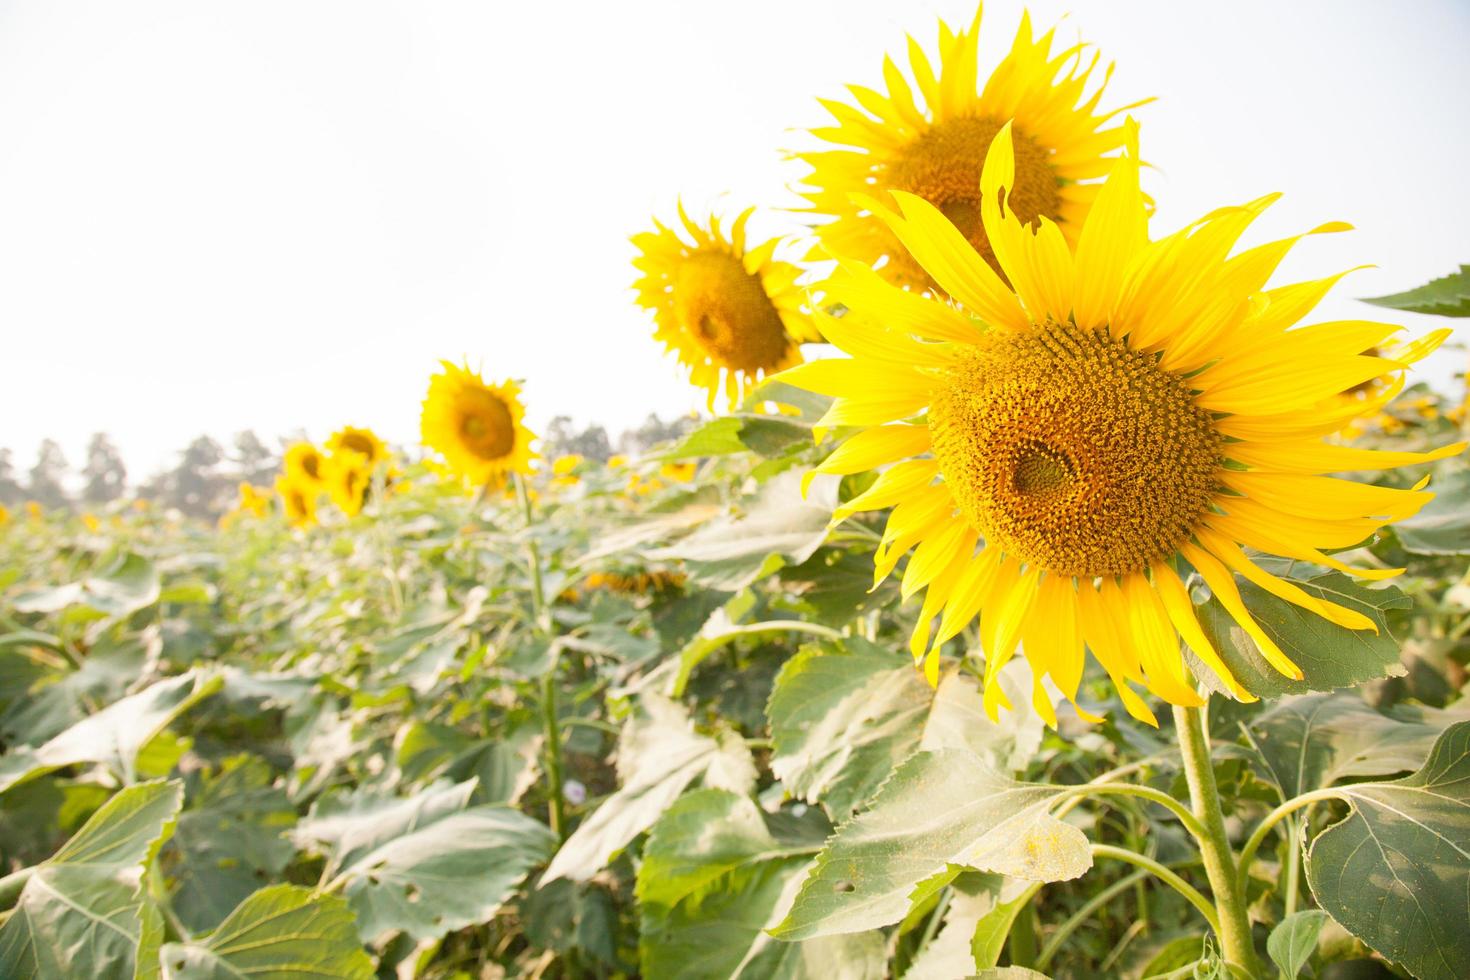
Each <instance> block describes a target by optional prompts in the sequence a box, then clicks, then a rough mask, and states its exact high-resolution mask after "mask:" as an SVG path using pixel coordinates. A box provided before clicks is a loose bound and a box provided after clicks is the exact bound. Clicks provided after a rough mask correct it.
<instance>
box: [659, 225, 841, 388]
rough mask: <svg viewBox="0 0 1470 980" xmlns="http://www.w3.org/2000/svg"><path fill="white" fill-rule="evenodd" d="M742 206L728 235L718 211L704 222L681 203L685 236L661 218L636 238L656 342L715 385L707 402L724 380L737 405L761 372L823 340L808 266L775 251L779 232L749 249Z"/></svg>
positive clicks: (704, 383) (694, 375)
mask: <svg viewBox="0 0 1470 980" xmlns="http://www.w3.org/2000/svg"><path fill="white" fill-rule="evenodd" d="M754 210H755V209H754V208H751V209H749V210H746V211H743V212H741V214H740V216H739V217H737V218H736V219H735V222H734V224H733V225H731V227H730V237H729V238H726V237H725V235H724V232H723V231H722V230H721V229H720V219H719V218H716V217H711V218H710V223H709V228H708V229H704V228H701V227H700V226H699V225H697V224H695V223H694V222H693V221H691V220H690V218H689V215H688V214H687V213H686V212H685V210H684V206H683V205H682V204H680V205H679V219H680V221H682V222H683V225H684V230H685V231H686V232H687V233H688V239H687V240H686V239H685V238H682V237H680V235H679V233H678V232H676V231H674V230H673V229H671V228H667V227H665V226H664V225H663V224H661V223H660V222H659V221H657V220H655V221H654V223H653V224H654V229H655V230H654V231H648V232H643V233H641V234H638V235H634V236H633V244H634V245H636V246H638V249H639V253H640V254H639V255H638V257H637V258H636V259H634V260H633V265H634V266H635V267H637V269H638V271H639V272H640V273H642V275H641V276H640V277H639V279H638V281H637V282H635V283H634V284H633V287H634V288H635V289H636V290H637V291H638V303H639V305H640V306H643V307H645V308H646V309H649V310H652V311H653V314H654V317H653V318H654V331H653V337H654V339H655V340H658V341H661V342H662V343H663V345H664V347H665V348H666V349H667V350H669V351H672V352H673V353H674V354H675V355H677V356H678V358H679V361H680V363H682V364H684V365H685V366H687V367H688V368H689V380H690V381H691V382H693V383H694V384H695V385H697V386H698V387H700V388H705V389H707V390H708V391H709V407H710V408H711V409H713V408H714V404H715V398H716V397H717V396H718V395H719V393H720V390H721V389H722V388H723V389H724V392H725V398H726V401H727V403H728V404H729V405H730V406H731V407H734V406H735V405H736V404H738V403H739V402H740V400H741V399H742V398H743V397H744V396H745V392H746V391H747V390H748V389H750V388H751V387H753V386H754V385H755V383H756V382H757V381H758V380H759V379H760V378H761V377H762V376H764V375H766V374H772V373H774V372H776V371H780V370H782V369H783V368H788V367H790V366H792V365H793V364H799V363H801V349H800V347H799V345H800V344H801V343H802V342H804V341H809V340H820V339H821V338H820V337H819V336H818V334H817V332H816V330H815V328H814V327H813V326H812V322H811V318H810V317H809V316H807V314H806V313H804V312H803V310H802V304H803V302H804V301H805V291H804V290H802V289H800V288H798V287H797V285H796V279H797V277H798V276H799V275H801V270H800V269H798V268H797V267H796V266H794V265H792V264H790V263H789V262H781V261H778V260H776V259H775V258H773V255H774V253H775V251H776V245H777V244H778V242H779V239H772V240H770V241H768V242H765V243H764V244H762V245H758V246H756V247H755V248H752V249H749V250H747V249H746V243H745V223H746V222H747V221H748V220H749V219H750V216H751V214H752V213H753V212H754Z"/></svg>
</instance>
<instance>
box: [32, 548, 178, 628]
mask: <svg viewBox="0 0 1470 980" xmlns="http://www.w3.org/2000/svg"><path fill="white" fill-rule="evenodd" d="M158 594H159V584H158V570H157V569H156V568H154V567H153V563H152V562H150V561H149V560H148V559H146V558H144V557H142V556H141V555H136V554H133V553H131V552H127V553H124V554H121V555H118V556H117V558H115V559H114V560H113V561H112V562H111V563H110V564H109V565H108V566H107V568H105V569H104V570H103V571H102V572H101V573H99V574H97V575H92V576H89V577H87V578H84V579H82V580H80V581H77V582H70V583H68V584H66V585H60V586H57V587H55V588H51V589H38V590H33V591H29V592H24V593H22V594H20V595H18V596H16V597H15V599H14V600H12V602H11V604H12V605H13V606H14V607H15V609H16V611H18V612H27V613H54V612H60V611H61V610H63V609H65V608H67V607H68V606H79V607H81V608H82V609H84V610H86V611H88V612H90V613H93V614H95V615H98V616H109V617H113V618H117V619H122V618H123V617H125V616H129V615H131V614H132V613H135V612H137V611H138V610H139V609H145V608H147V607H148V606H151V605H153V603H155V602H157V601H158Z"/></svg>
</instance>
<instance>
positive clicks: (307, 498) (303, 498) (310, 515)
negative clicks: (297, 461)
mask: <svg viewBox="0 0 1470 980" xmlns="http://www.w3.org/2000/svg"><path fill="white" fill-rule="evenodd" d="M276 493H277V494H279V495H280V498H281V506H282V507H283V508H284V509H285V511H286V521H287V522H288V523H289V524H290V525H291V526H292V527H310V526H311V525H313V524H315V523H316V499H317V497H318V496H320V494H321V486H320V484H319V483H314V482H311V481H307V480H302V479H298V478H295V477H291V476H282V477H277V478H276Z"/></svg>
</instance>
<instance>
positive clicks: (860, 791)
mask: <svg viewBox="0 0 1470 980" xmlns="http://www.w3.org/2000/svg"><path fill="white" fill-rule="evenodd" d="M1023 672H1027V668H1026V665H1025V663H1024V662H1022V661H1013V662H1012V663H1011V664H1008V665H1007V667H1006V669H1005V670H1004V671H1002V680H1001V683H1002V685H1003V686H1004V687H1005V688H1006V690H1007V693H1008V694H1009V695H1011V701H1012V703H1013V704H1017V705H1021V706H1022V707H1020V708H1018V709H1017V710H1015V711H1012V712H1009V713H1008V714H1007V715H1006V716H1005V718H1003V719H1002V721H1001V723H999V724H997V723H995V722H993V721H991V720H990V718H989V717H988V716H986V714H985V713H984V708H983V706H982V702H981V697H980V691H979V688H978V687H977V686H976V684H975V682H974V681H973V680H972V679H971V678H969V677H968V676H965V675H963V674H961V673H958V672H951V673H949V674H947V675H946V676H945V677H944V678H943V679H942V681H941V682H940V685H939V689H938V691H934V690H931V689H930V687H929V685H928V684H927V683H926V682H925V681H924V678H923V675H922V674H921V673H920V672H919V671H918V670H916V669H915V668H914V665H913V661H912V659H911V658H910V657H909V656H908V655H907V654H906V653H894V652H892V651H889V650H885V649H883V648H882V647H879V646H876V645H874V644H872V643H869V642H867V641H866V640H862V639H858V638H848V639H845V640H843V641H842V644H841V645H839V646H835V647H818V646H811V647H807V648H804V649H803V650H802V651H801V652H800V653H799V654H798V655H797V656H796V657H794V658H792V659H791V660H789V661H787V663H786V665H785V666H784V667H783V668H782V671H781V674H780V675H779V676H778V677H777V679H776V687H775V690H774V691H773V692H772V694H771V700H770V704H769V705H768V707H767V715H768V717H769V718H770V723H771V743H772V748H773V749H774V750H775V754H774V755H773V756H772V758H771V771H772V772H773V773H775V775H776V777H777V778H778V779H780V780H781V782H782V783H783V784H784V785H785V786H786V789H787V791H788V792H790V793H791V795H793V796H795V797H797V798H799V799H802V800H805V801H806V802H808V803H821V804H822V805H823V806H824V807H825V808H826V809H827V810H828V812H830V813H831V814H832V815H833V816H834V817H836V818H843V817H846V816H847V815H848V814H850V813H851V812H852V811H853V810H855V809H857V808H858V807H860V806H861V805H862V804H864V803H866V802H867V801H868V799H869V798H870V797H871V796H872V795H873V793H874V792H875V791H876V790H877V788H878V786H879V785H880V784H881V783H882V782H883V780H885V779H887V778H888V774H889V773H890V772H892V771H893V768H894V767H895V766H896V765H898V764H899V763H900V762H902V761H903V760H904V759H907V758H908V757H909V756H910V755H912V754H913V753H914V752H916V751H918V750H920V749H931V750H932V749H946V748H953V749H967V750H969V751H970V752H972V753H974V754H975V755H978V756H980V757H981V758H983V759H984V760H985V761H986V762H988V763H989V764H990V766H991V767H992V768H995V769H999V770H1006V769H1017V768H1021V767H1022V766H1024V765H1025V763H1026V762H1027V761H1028V760H1029V759H1030V757H1031V755H1032V754H1033V753H1034V752H1035V751H1036V748H1037V747H1038V746H1039V745H1040V744H1041V729H1042V721H1041V718H1040V716H1039V715H1038V714H1037V713H1036V712H1035V710H1034V709H1032V708H1031V699H1030V686H1029V680H1024V681H1023V679H1022V677H1021V674H1022V673H1023ZM1028 676H1029V674H1028ZM1022 683H1024V684H1025V685H1026V686H1025V687H1024V688H1021V687H1019V686H1018V685H1020V684H1022Z"/></svg>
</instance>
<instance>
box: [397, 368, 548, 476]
mask: <svg viewBox="0 0 1470 980" xmlns="http://www.w3.org/2000/svg"><path fill="white" fill-rule="evenodd" d="M440 363H442V364H443V365H444V373H443V374H436V375H434V376H433V377H432V378H431V379H430V380H429V394H428V397H427V398H425V399H424V411H423V416H422V417H421V419H420V423H419V427H420V432H421V434H422V438H423V441H424V445H426V446H428V447H429V448H430V449H436V450H438V451H439V453H440V454H442V455H443V456H444V459H445V461H446V462H447V463H448V464H449V466H450V468H451V469H453V470H454V471H455V472H457V473H459V474H460V475H462V476H464V477H465V478H467V479H468V480H470V481H471V482H472V483H474V484H475V485H476V486H483V485H485V484H486V483H489V482H490V481H491V480H493V479H496V478H499V477H501V476H504V475H505V474H506V473H511V472H514V473H530V471H531V460H533V459H535V458H536V454H535V453H534V452H532V451H531V441H532V440H533V439H535V438H536V437H535V435H533V434H532V433H531V431H530V430H529V429H527V428H526V426H525V423H524V421H523V419H524V417H525V414H526V410H525V408H524V407H523V406H522V405H521V388H520V385H518V384H516V383H515V382H514V381H505V382H502V383H501V384H499V385H487V384H486V383H485V382H484V381H483V380H482V379H481V378H480V376H479V375H478V374H476V373H475V372H473V371H471V370H470V369H469V368H467V367H456V366H455V365H453V364H451V363H449V362H448V361H442V362H440Z"/></svg>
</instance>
